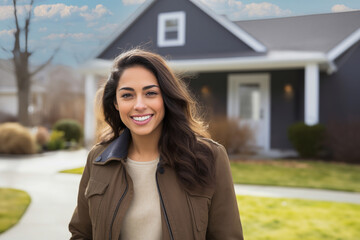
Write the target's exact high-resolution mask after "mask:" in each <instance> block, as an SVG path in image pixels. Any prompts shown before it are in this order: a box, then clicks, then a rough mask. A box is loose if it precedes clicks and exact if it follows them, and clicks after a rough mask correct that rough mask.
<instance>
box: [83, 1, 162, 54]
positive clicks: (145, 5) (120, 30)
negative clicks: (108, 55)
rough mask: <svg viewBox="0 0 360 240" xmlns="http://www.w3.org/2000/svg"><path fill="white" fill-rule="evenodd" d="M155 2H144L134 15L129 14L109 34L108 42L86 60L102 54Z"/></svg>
mask: <svg viewBox="0 0 360 240" xmlns="http://www.w3.org/2000/svg"><path fill="white" fill-rule="evenodd" d="M155 1H156V0H146V1H145V2H144V3H142V4H141V5H140V6H139V8H138V9H136V10H135V12H134V13H132V14H130V16H129V17H128V18H127V19H125V21H124V22H122V23H120V24H119V28H118V29H117V30H116V31H115V32H114V33H113V34H111V36H110V37H109V38H108V39H109V40H108V41H105V42H104V43H101V45H100V46H101V47H100V48H99V49H98V50H97V51H95V52H94V54H93V55H91V56H90V57H89V58H88V59H96V58H97V57H98V56H99V55H100V54H101V53H102V52H104V51H105V49H106V48H108V47H109V46H110V45H111V43H113V42H114V41H115V40H116V39H117V38H118V37H119V36H121V34H122V33H123V32H124V31H125V30H126V29H127V28H128V27H130V25H131V24H132V23H133V22H135V21H136V20H137V19H138V18H139V17H140V16H141V15H142V14H143V13H144V12H145V11H146V10H147V9H148V8H149V7H150V6H151V5H152V4H153V3H154V2H155Z"/></svg>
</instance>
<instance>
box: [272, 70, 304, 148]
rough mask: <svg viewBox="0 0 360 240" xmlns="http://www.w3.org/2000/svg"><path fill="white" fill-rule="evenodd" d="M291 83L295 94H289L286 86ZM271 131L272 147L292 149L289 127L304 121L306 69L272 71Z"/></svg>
mask: <svg viewBox="0 0 360 240" xmlns="http://www.w3.org/2000/svg"><path fill="white" fill-rule="evenodd" d="M286 84H290V85H291V86H292V89H293V95H292V96H287V95H285V93H284V87H285V85H286ZM270 85H271V90H270V92H271V93H270V94H271V125H270V126H271V127H270V129H271V132H270V147H271V148H275V149H290V148H292V145H291V144H290V142H289V140H288V138H287V128H288V127H289V126H290V125H291V124H293V123H295V122H298V121H304V70H302V69H301V70H285V71H272V72H271V84H270Z"/></svg>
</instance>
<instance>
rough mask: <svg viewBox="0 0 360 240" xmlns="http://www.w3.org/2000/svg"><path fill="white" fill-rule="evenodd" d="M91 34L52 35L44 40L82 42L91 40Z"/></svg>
mask: <svg viewBox="0 0 360 240" xmlns="http://www.w3.org/2000/svg"><path fill="white" fill-rule="evenodd" d="M93 37H94V35H93V34H85V33H52V34H50V35H48V36H46V37H44V39H45V40H58V39H68V38H70V39H74V40H84V39H90V38H93Z"/></svg>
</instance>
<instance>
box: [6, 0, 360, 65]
mask: <svg viewBox="0 0 360 240" xmlns="http://www.w3.org/2000/svg"><path fill="white" fill-rule="evenodd" d="M197 1H200V2H202V3H203V4H205V5H207V6H208V7H209V8H211V9H212V10H213V11H214V12H216V13H218V14H222V15H226V16H227V17H228V18H229V19H230V20H250V19H264V18H274V17H288V16H297V15H307V14H319V13H330V12H340V11H351V10H357V9H360V0H252V1H250V0H197ZM17 2H18V8H17V9H18V10H17V12H18V15H19V21H20V24H22V23H23V22H24V17H25V16H26V12H27V11H28V10H29V9H30V8H29V2H30V1H28V0H18V1H17ZM143 2H144V0H105V1H95V0H91V1H89V0H76V1H67V0H35V3H34V5H33V7H32V10H31V14H32V18H31V26H30V27H31V29H30V34H29V48H30V50H31V51H33V52H34V53H33V55H32V56H31V59H30V60H31V62H32V63H33V64H41V63H43V62H45V61H46V60H47V59H48V58H49V57H50V56H51V55H52V54H54V52H55V51H56V49H59V50H58V51H57V53H56V55H55V58H54V59H53V64H64V65H69V66H73V67H77V66H79V65H80V64H82V63H84V62H86V61H87V60H89V59H91V58H92V57H94V54H96V53H97V52H98V51H99V49H101V48H102V47H103V45H104V43H108V41H109V39H112V38H113V37H114V33H116V31H117V29H119V28H120V27H121V25H122V24H123V23H124V22H125V21H126V20H127V19H128V18H129V17H130V16H131V14H132V13H134V11H135V10H136V9H137V8H138V7H139V6H140V5H141V4H142V3H143ZM22 25H23V24H22ZM14 29H15V23H14V17H13V6H12V0H0V58H4V59H6V58H9V57H10V56H11V55H10V54H9V53H8V51H9V50H11V48H12V44H13V39H14V37H13V33H14Z"/></svg>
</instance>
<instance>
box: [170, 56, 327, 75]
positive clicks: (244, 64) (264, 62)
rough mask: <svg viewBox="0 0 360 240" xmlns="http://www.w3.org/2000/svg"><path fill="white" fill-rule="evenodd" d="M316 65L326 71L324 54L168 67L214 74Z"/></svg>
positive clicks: (178, 63) (192, 62)
mask: <svg viewBox="0 0 360 240" xmlns="http://www.w3.org/2000/svg"><path fill="white" fill-rule="evenodd" d="M310 63H316V64H318V65H319V66H320V68H321V69H322V70H325V71H328V68H329V67H330V65H331V64H330V62H329V60H328V58H327V57H326V55H325V54H323V53H319V52H308V53H303V52H301V53H299V52H269V53H268V54H267V55H264V56H252V57H236V58H217V59H196V60H174V61H170V62H169V65H170V66H171V67H172V68H173V69H174V70H176V71H187V72H215V71H234V70H236V71H237V70H239V71H244V70H245V71H246V70H269V69H294V68H304V67H305V66H306V65H308V64H310Z"/></svg>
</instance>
